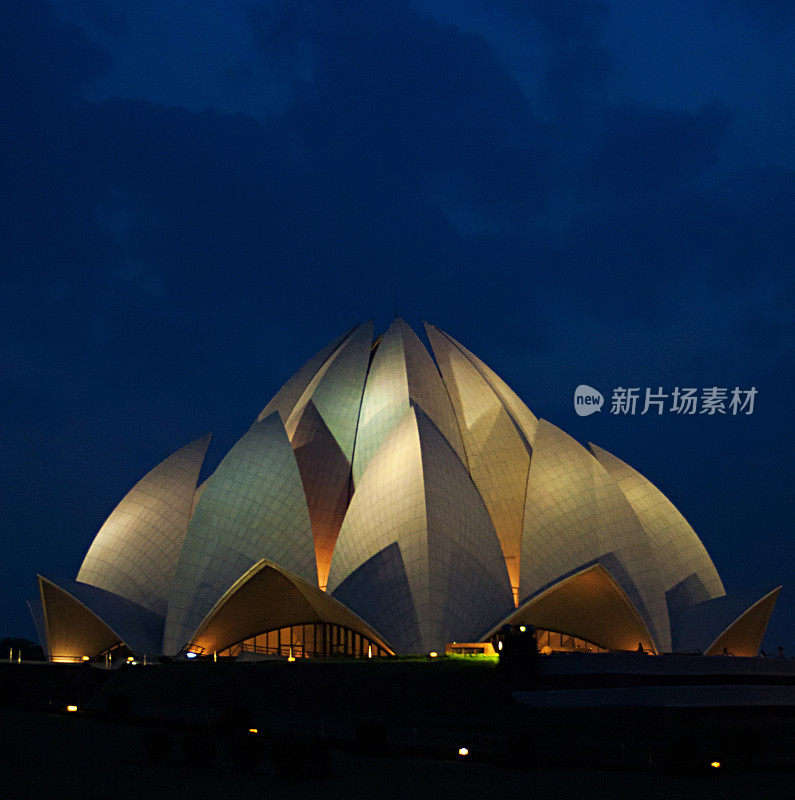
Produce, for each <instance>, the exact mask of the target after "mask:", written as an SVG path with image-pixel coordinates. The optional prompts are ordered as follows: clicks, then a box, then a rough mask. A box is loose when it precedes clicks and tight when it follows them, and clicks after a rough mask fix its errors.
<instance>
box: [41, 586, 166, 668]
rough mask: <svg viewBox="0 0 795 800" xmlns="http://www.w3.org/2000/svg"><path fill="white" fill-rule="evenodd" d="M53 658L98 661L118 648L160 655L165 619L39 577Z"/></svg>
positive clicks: (133, 605)
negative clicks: (99, 655)
mask: <svg viewBox="0 0 795 800" xmlns="http://www.w3.org/2000/svg"><path fill="white" fill-rule="evenodd" d="M38 581H39V593H40V595H41V605H42V609H43V611H44V625H45V628H46V631H47V641H48V644H49V650H50V657H51V658H52V659H53V660H56V661H57V660H58V659H60V658H70V659H71V658H80V657H81V656H92V657H93V656H96V655H98V654H99V653H102V652H104V651H105V650H107V649H108V648H110V647H113V646H114V645H117V644H124V645H126V646H127V647H128V648H129V649H130V650H132V651H133V652H135V653H140V654H143V653H160V652H161V642H162V638H163V618H162V617H160V616H158V615H157V614H154V613H152V612H151V611H149V610H148V609H146V608H143V607H142V606H139V605H137V604H136V603H132V602H130V601H129V600H126V599H125V598H123V597H119V596H118V595H115V594H111V593H110V592H106V591H104V590H103V589H98V588H97V587H95V586H89V585H88V584H85V583H78V582H77V581H61V585H58V584H56V583H54V582H53V581H51V580H49V579H48V578H44V577H42V576H41V575H39V576H38Z"/></svg>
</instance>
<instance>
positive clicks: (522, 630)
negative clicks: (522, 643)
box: [519, 625, 527, 633]
mask: <svg viewBox="0 0 795 800" xmlns="http://www.w3.org/2000/svg"><path fill="white" fill-rule="evenodd" d="M526 630H527V628H525V626H524V625H520V626H519V632H520V633H524V632H525V631H526Z"/></svg>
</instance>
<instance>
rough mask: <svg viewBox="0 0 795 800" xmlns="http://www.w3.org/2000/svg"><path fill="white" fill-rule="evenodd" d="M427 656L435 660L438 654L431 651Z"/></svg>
mask: <svg viewBox="0 0 795 800" xmlns="http://www.w3.org/2000/svg"><path fill="white" fill-rule="evenodd" d="M428 655H429V656H430V657H431V658H436V656H438V655H439V654H438V653H437V652H436V651H435V650H431V652H430V653H428Z"/></svg>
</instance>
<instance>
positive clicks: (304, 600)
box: [191, 559, 392, 653]
mask: <svg viewBox="0 0 795 800" xmlns="http://www.w3.org/2000/svg"><path fill="white" fill-rule="evenodd" d="M313 622H328V623H333V624H336V625H343V626H344V627H346V628H350V629H351V630H353V631H356V632H357V633H359V634H360V635H362V636H364V637H366V638H368V639H370V640H371V641H373V642H376V643H378V644H380V645H381V646H382V647H383V648H384V649H385V650H388V651H389V652H392V649H391V648H390V646H389V644H388V643H387V642H386V641H385V640H384V639H383V637H381V636H380V635H379V634H378V633H377V632H376V631H374V630H373V629H372V628H371V627H370V626H369V625H367V624H366V623H365V622H364V621H363V620H362V619H360V618H359V617H357V616H356V614H354V613H353V612H351V611H350V610H348V609H347V608H346V607H345V606H343V605H342V604H341V603H339V602H337V601H336V600H335V599H334V598H333V597H331V596H330V595H328V594H326V593H325V592H323V591H321V590H320V589H318V588H317V587H315V586H311V585H310V584H308V583H307V582H306V581H304V580H301V578H299V577H298V576H297V575H293V574H292V573H290V572H288V571H287V570H286V569H283V568H282V567H280V566H279V565H278V564H274V563H272V562H270V561H267V560H265V559H263V560H262V561H260V562H259V563H257V564H255V565H254V566H253V567H252V568H251V569H250V570H249V571H248V572H246V574H245V575H243V576H242V577H241V578H240V580H238V581H236V582H235V584H234V585H233V586H232V587H231V588H230V589H229V591H228V592H227V593H226V594H225V595H224V596H223V597H222V598H221V599H220V600H219V601H218V603H216V605H215V608H213V610H212V611H211V612H210V613H209V614H208V615H207V618H206V619H205V621H204V622H203V623H202V624H201V625H200V626H199V629H198V631H197V632H196V634H195V635H194V636H193V639H192V641H191V645H194V646H197V647H201V648H202V649H203V650H204V652H206V653H211V652H218V651H219V650H225V649H226V648H227V647H230V646H231V645H233V644H236V643H237V642H241V641H244V640H245V639H248V638H250V637H252V636H256V635H258V634H260V633H263V632H265V631H269V630H274V629H275V628H285V627H287V626H289V625H301V624H307V623H313Z"/></svg>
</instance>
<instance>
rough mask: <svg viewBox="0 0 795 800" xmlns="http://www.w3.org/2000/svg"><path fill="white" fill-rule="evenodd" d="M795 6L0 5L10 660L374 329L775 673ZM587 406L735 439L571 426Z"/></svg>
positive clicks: (692, 1) (787, 425) (2, 509)
mask: <svg viewBox="0 0 795 800" xmlns="http://www.w3.org/2000/svg"><path fill="white" fill-rule="evenodd" d="M794 8H795V7H794V6H793V5H792V3H791V2H789V1H788V0H769V1H768V2H764V3H760V2H751V0H667V2H641V3H638V2H618V1H616V2H591V1H590V0H525V1H524V2H520V0H503V1H502V2H499V1H498V0H495V1H494V2H484V0H458V1H457V2H456V1H454V0H427V2H420V1H419V0H418V1H417V2H415V3H408V2H401V1H400V0H394V1H393V2H390V1H389V0H369V2H329V1H328V0H326V1H325V2H323V3H318V4H313V3H312V2H309V0H303V1H302V2H297V1H296V2H293V1H292V0H282V1H281V2H257V0H250V1H249V2H235V0H231V1H230V0H206V1H205V2H199V3H184V2H173V1H172V0H156V1H155V0H137V2H129V1H128V2H122V0H54V1H53V2H51V3H46V2H44V1H43V0H25V1H24V2H20V0H10V2H9V1H7V0H0V41H2V43H3V45H2V47H0V203H2V209H0V259H1V260H0V264H1V265H2V267H1V268H0V326H1V327H0V412H2V420H3V426H2V440H0V446H1V447H2V453H3V458H2V460H0V470H2V474H0V514H1V515H2V516H1V519H2V527H3V531H2V542H3V551H2V554H0V562H1V563H2V570H3V573H2V584H1V585H2V606H1V611H0V635H12V634H21V635H27V636H33V628H32V624H31V623H30V622H29V621H28V619H27V616H26V611H25V609H24V605H23V603H22V601H21V598H23V597H27V596H30V595H31V593H32V592H33V591H34V583H33V576H34V575H35V573H36V572H43V573H49V574H53V575H59V574H61V575H69V576H70V577H71V576H73V575H74V574H75V573H76V571H77V568H78V566H79V563H80V560H81V557H82V555H83V554H84V552H85V550H86V548H87V547H88V544H89V543H90V541H91V538H92V537H93V535H94V533H95V532H96V530H97V528H98V527H99V525H100V524H101V523H102V521H103V519H104V517H105V515H106V514H107V513H108V512H109V511H110V510H111V508H112V507H113V506H114V505H115V503H116V502H117V501H118V500H119V499H120V498H121V496H122V495H123V494H124V493H125V492H126V491H127V489H129V488H130V486H131V485H132V484H133V483H134V482H135V481H136V480H137V479H138V478H139V477H140V476H141V475H142V474H143V473H145V472H146V471H147V470H149V469H150V468H151V467H152V466H154V465H155V464H156V463H157V462H158V461H159V460H161V459H162V458H164V457H165V456H166V455H168V454H169V453H170V452H172V451H173V450H175V449H176V448H177V447H179V446H180V445H182V444H183V443H185V442H186V441H188V440H190V439H193V438H195V437H197V436H199V435H201V434H203V433H205V432H206V431H214V432H215V434H216V438H215V441H214V444H213V446H212V449H211V460H212V461H213V462H217V460H218V459H219V458H220V456H221V455H222V454H223V452H224V451H225V449H226V448H228V447H229V446H230V445H231V444H232V443H233V442H234V440H235V439H236V438H237V437H238V436H240V435H241V434H242V433H243V432H244V430H245V429H246V428H247V427H248V425H249V424H250V422H251V421H252V420H253V419H254V418H255V416H256V414H257V413H258V412H259V411H260V409H261V408H262V407H263V406H264V405H265V403H266V402H267V400H268V399H269V398H270V396H271V395H272V394H273V393H274V392H275V391H276V389H278V387H279V386H280V385H281V383H282V382H283V381H284V380H285V379H286V378H287V377H288V376H289V375H290V374H291V373H292V372H294V371H295V370H296V369H297V368H298V367H299V366H300V365H301V364H302V363H303V362H304V361H305V360H306V359H307V358H308V357H309V356H311V355H312V354H313V353H314V352H315V351H316V350H318V349H319V348H320V347H321V346H323V345H324V344H326V343H327V342H328V341H329V340H331V339H333V338H334V337H336V336H337V335H338V334H340V333H342V332H343V331H345V330H346V329H348V328H349V327H350V326H351V325H353V324H354V323H356V322H357V321H359V320H364V319H367V318H370V317H374V318H375V320H376V324H377V326H378V327H381V328H383V327H386V326H387V325H388V324H389V322H390V319H391V316H392V313H393V308H394V306H395V301H396V299H397V307H398V311H399V312H400V314H401V315H402V316H404V317H405V318H406V319H407V320H408V321H409V322H410V323H411V324H412V325H414V326H415V328H416V327H417V326H418V325H419V323H420V320H421V319H423V318H424V319H428V320H430V321H432V322H434V323H435V324H437V325H438V326H440V327H442V328H443V329H445V330H447V331H448V332H449V333H451V334H452V335H453V336H455V337H456V338H458V339H459V340H460V341H461V342H463V343H464V344H465V345H466V346H467V347H469V348H470V349H471V350H473V351H474V352H475V353H477V354H478V355H479V356H480V357H481V358H483V359H484V360H485V361H486V362H487V363H488V364H490V365H491V366H492V367H493V368H494V369H496V370H497V372H498V373H499V374H500V375H501V376H502V377H503V378H504V379H505V380H506V381H507V382H508V383H509V384H510V385H511V386H512V387H513V388H514V389H515V390H516V391H517V392H518V393H519V394H520V396H522V398H523V399H524V400H525V401H526V402H527V403H528V405H529V406H530V407H531V409H533V410H534V411H535V412H536V413H537V414H538V415H540V416H544V417H546V418H547V419H549V420H550V421H551V422H553V423H555V424H557V425H559V426H561V427H562V428H564V429H565V430H567V431H568V432H570V433H571V434H572V435H574V436H575V437H576V438H578V439H579V440H580V441H583V442H584V441H587V440H593V441H595V442H596V443H598V444H600V445H601V446H603V447H605V448H606V449H608V450H610V451H611V452H613V453H615V454H616V455H618V456H619V457H621V458H623V459H625V460H626V461H627V462H628V463H630V464H632V465H633V466H635V467H636V468H638V469H639V470H640V471H641V472H643V473H644V474H646V475H647V476H648V477H649V478H650V479H651V480H652V481H654V482H655V483H657V485H658V486H659V487H660V488H661V489H662V490H663V491H665V492H666V493H667V494H668V495H669V496H670V497H671V499H672V500H673V501H674V502H675V503H676V504H677V505H678V506H679V508H680V509H681V510H682V511H683V513H684V514H685V516H686V517H688V519H689V520H690V522H691V523H692V524H693V526H694V527H695V529H696V531H697V532H698V533H699V534H700V536H701V538H702V540H703V541H704V543H705V544H706V546H707V549H708V550H709V552H710V553H711V555H712V557H713V560H714V561H715V563H716V566H717V567H718V570H719V571H720V573H721V575H722V577H723V578H724V582H725V583H726V586H727V590H728V591H730V592H740V593H747V594H748V595H750V596H755V597H759V596H761V595H762V594H764V593H765V592H767V591H768V590H769V589H771V588H773V587H774V586H777V585H779V584H784V591H783V592H782V595H781V599H780V601H779V606H778V608H777V610H776V612H775V615H774V619H773V622H772V623H771V627H770V631H769V635H768V638H767V639H766V642H765V646H766V647H768V648H775V646H776V645H777V644H779V643H784V644H785V645H786V646H787V647H788V649H789V650H790V651H792V650H793V649H795V636H793V634H792V629H793V623H795V580H793V564H795V547H794V546H793V537H792V518H793V511H795V503H793V483H794V482H795V468H793V460H792V445H793V430H794V429H795V423H793V408H792V405H793V404H792V399H793V397H795V381H793V375H794V374H795V364H794V363H793V341H794V339H795V337H794V336H793V297H794V296H795V285H794V284H795V271H794V270H793V263H792V253H793V229H794V227H795V226H793V224H792V219H793V166H795V146H794V144H795V137H793V134H792V112H793V108H794V107H795V98H793V87H794V86H795V75H793V62H792V52H793V50H794V49H795V41H793V39H794V38H795V37H794V36H793V33H794V32H795V11H793V9H794ZM579 383H589V384H591V385H593V386H595V387H597V388H600V389H601V390H602V391H603V392H604V393H605V394H609V393H610V391H611V390H612V388H614V387H616V386H619V385H623V386H627V385H629V386H639V387H647V386H648V387H653V388H656V387H657V386H663V387H667V388H668V389H671V388H673V387H674V386H696V387H706V386H720V387H729V388H732V387H734V386H736V385H739V386H741V387H744V388H748V387H750V386H756V387H757V388H758V390H759V394H758V396H757V399H756V409H755V411H754V414H753V415H751V416H741V417H731V416H728V417H726V418H715V417H707V416H701V415H698V416H696V417H688V418H682V417H678V416H676V415H673V414H665V415H664V416H662V417H660V418H651V417H649V416H648V415H647V416H645V417H641V416H635V417H617V416H611V415H609V414H606V413H602V414H601V415H595V416H592V417H587V418H583V419H581V418H578V417H577V416H575V414H574V411H573V408H572V403H571V394H572V392H573V390H574V387H575V386H576V385H577V384H579Z"/></svg>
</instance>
